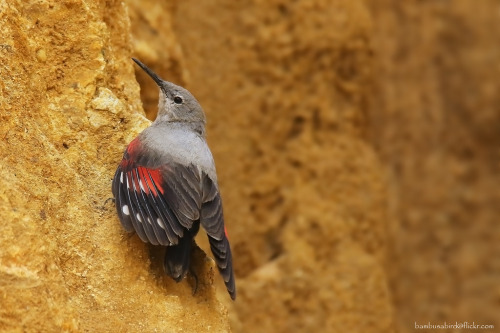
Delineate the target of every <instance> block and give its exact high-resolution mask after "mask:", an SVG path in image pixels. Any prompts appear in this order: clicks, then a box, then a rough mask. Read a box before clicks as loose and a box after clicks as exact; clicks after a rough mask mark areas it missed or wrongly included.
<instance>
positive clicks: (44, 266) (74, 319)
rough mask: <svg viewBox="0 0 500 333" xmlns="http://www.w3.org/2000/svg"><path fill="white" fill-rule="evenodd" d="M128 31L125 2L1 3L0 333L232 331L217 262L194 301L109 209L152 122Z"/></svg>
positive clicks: (206, 267)
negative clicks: (136, 143) (133, 144)
mask: <svg viewBox="0 0 500 333" xmlns="http://www.w3.org/2000/svg"><path fill="white" fill-rule="evenodd" d="M129 25H130V23H129V18H128V11H127V7H126V6H125V4H124V3H123V2H121V1H79V0H73V1H69V0H67V1H7V2H6V1H2V2H0V57H1V63H0V98H1V99H0V157H1V161H0V220H1V221H2V223H1V226H0V244H1V245H0V304H1V306H0V331H2V332H5V331H9V332H62V331H74V332H82V331H85V332H110V331H113V332H154V331H162V332H165V331H168V332H178V331H184V332H205V331H212V332H225V331H228V330H229V325H228V320H227V312H226V310H225V309H224V308H223V307H222V305H221V304H220V303H219V302H218V301H217V300H216V297H215V291H214V288H213V287H212V282H213V280H214V266H213V263H212V262H211V261H209V260H207V259H205V256H204V255H203V254H202V253H201V252H198V253H197V256H196V257H195V261H197V265H195V267H196V270H197V271H198V275H199V279H200V282H201V283H200V286H199V288H198V293H197V294H196V295H195V296H192V295H191V294H192V289H191V285H190V284H189V280H186V281H183V282H182V283H180V284H175V282H173V281H172V280H170V279H168V278H165V277H164V276H163V274H162V273H161V268H160V265H159V264H158V262H159V258H158V255H156V254H155V255H154V258H152V259H150V258H149V251H148V248H147V246H146V245H145V244H143V243H142V242H141V241H140V240H139V239H138V238H137V237H136V236H129V235H126V234H125V233H124V232H123V231H122V229H121V227H120V225H119V222H118V219H117V217H116V215H115V213H114V207H113V204H112V203H111V202H108V203H105V201H106V199H107V198H109V197H110V196H111V191H110V184H111V177H112V176H113V172H114V168H115V167H116V165H117V163H118V162H119V161H120V159H121V154H122V151H123V148H124V147H125V145H126V143H128V142H129V141H130V140H131V139H132V138H133V137H134V136H135V135H136V134H137V133H138V132H139V131H140V130H141V129H142V128H144V127H146V126H147V125H148V121H147V119H146V118H144V117H143V116H142V115H141V113H142V111H141V109H142V107H141V102H140V96H139V86H138V85H137V83H136V81H135V78H134V72H133V67H132V61H131V60H130V55H131V46H132V41H131V40H130V32H129V31H130V26H129ZM174 42H175V41H170V42H169V43H174ZM169 47H174V46H169Z"/></svg>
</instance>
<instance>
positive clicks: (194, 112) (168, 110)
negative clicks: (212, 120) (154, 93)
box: [132, 58, 206, 126]
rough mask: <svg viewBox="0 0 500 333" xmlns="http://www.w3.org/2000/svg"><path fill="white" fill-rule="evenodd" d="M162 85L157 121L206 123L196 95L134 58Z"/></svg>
mask: <svg viewBox="0 0 500 333" xmlns="http://www.w3.org/2000/svg"><path fill="white" fill-rule="evenodd" d="M132 60H134V61H135V63H136V64H137V65H139V67H141V68H142V69H143V70H144V71H145V72H146V73H147V74H148V75H149V76H150V77H151V78H152V79H153V80H154V81H155V82H156V84H157V85H158V87H160V98H159V103H158V115H157V116H156V120H155V122H188V123H199V125H201V126H204V125H205V122H206V120H205V113H204V112H203V109H202V108H201V106H200V104H199V103H198V101H197V100H196V98H194V96H193V95H192V94H191V93H190V92H189V91H188V90H187V89H184V88H182V87H180V86H178V85H175V84H173V83H172V82H168V81H165V80H162V79H161V78H160V77H159V76H158V75H157V74H156V73H155V72H153V71H152V70H151V69H150V68H149V67H147V66H146V65H144V64H143V63H142V62H140V61H139V60H137V59H134V58H132Z"/></svg>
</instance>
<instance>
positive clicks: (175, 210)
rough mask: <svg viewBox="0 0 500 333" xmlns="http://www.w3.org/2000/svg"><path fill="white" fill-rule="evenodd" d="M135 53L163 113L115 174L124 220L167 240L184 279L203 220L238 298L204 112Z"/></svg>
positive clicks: (169, 265) (170, 265) (147, 235)
mask: <svg viewBox="0 0 500 333" xmlns="http://www.w3.org/2000/svg"><path fill="white" fill-rule="evenodd" d="M132 60H133V61H134V62H135V63H136V64H137V65H138V66H139V67H140V68H141V69H142V70H144V71H145V72H146V73H147V74H148V75H149V76H150V77H151V78H152V79H153V80H154V82H156V84H157V85H158V87H159V90H160V93H159V102H158V114H157V117H156V119H155V120H154V121H153V122H152V123H151V125H150V126H149V127H148V128H146V129H145V130H143V131H142V132H141V133H140V134H139V135H138V136H137V137H136V138H135V139H134V140H132V141H131V142H130V143H129V144H128V146H127V148H126V149H125V152H124V154H123V158H122V161H121V162H120V164H119V165H118V167H117V169H116V172H115V175H114V177H113V182H112V192H113V196H114V198H115V205H116V211H117V213H118V217H119V220H120V222H121V225H122V226H123V228H124V229H125V230H126V231H127V232H135V233H136V234H137V235H138V236H139V238H140V239H141V240H142V241H143V242H145V243H150V244H153V245H162V246H166V247H167V250H166V254H165V258H164V269H165V272H166V273H167V274H168V275H169V276H170V277H171V278H172V279H174V280H175V281H176V282H180V281H181V280H182V279H183V278H184V277H185V276H186V274H187V272H188V271H189V270H190V255H191V249H192V247H193V246H194V244H195V243H194V237H195V236H196V234H197V233H198V231H199V229H200V224H201V226H202V227H203V228H204V229H205V231H206V233H207V236H208V241H209V243H210V249H211V251H212V254H213V256H214V259H215V262H216V264H217V267H218V270H219V272H220V274H221V276H222V278H223V280H224V283H225V285H226V288H227V291H228V293H229V295H230V297H231V299H233V300H234V299H235V298H236V284H235V277H234V272H233V263H232V254H231V247H230V244H229V240H228V237H227V231H226V228H225V225H224V215H223V210H222V200H221V195H220V192H219V185H218V183H217V174H216V169H215V163H214V159H213V156H212V153H211V151H210V149H209V147H208V144H207V141H206V136H205V124H206V118H205V113H204V112H203V109H202V108H201V106H200V104H199V103H198V101H197V100H196V99H195V97H194V96H193V95H192V94H191V93H190V92H189V91H188V90H187V89H185V88H183V87H180V86H178V85H175V84H174V83H171V82H169V81H165V80H163V79H161V78H160V77H159V76H158V75H157V74H156V73H155V72H153V71H152V70H151V69H150V68H148V67H147V66H146V65H144V64H143V63H142V62H141V61H139V60H137V59H135V58H132Z"/></svg>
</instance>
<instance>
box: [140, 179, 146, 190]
mask: <svg viewBox="0 0 500 333" xmlns="http://www.w3.org/2000/svg"><path fill="white" fill-rule="evenodd" d="M139 186H140V187H141V190H142V191H143V192H146V191H145V190H144V186H143V185H142V181H141V180H139Z"/></svg>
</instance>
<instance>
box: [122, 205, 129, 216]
mask: <svg viewBox="0 0 500 333" xmlns="http://www.w3.org/2000/svg"><path fill="white" fill-rule="evenodd" d="M122 212H123V214H125V215H130V212H129V210H128V206H127V205H123V206H122Z"/></svg>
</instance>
